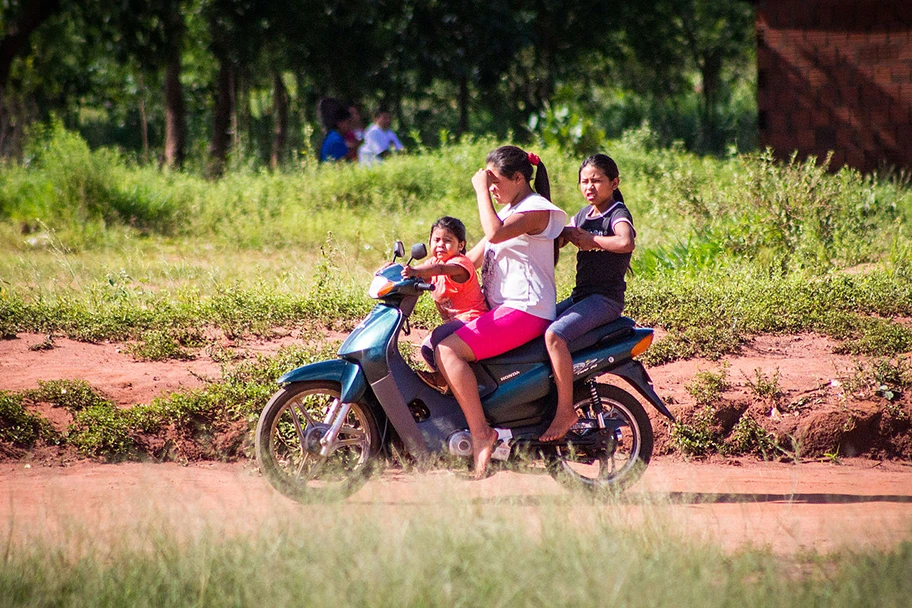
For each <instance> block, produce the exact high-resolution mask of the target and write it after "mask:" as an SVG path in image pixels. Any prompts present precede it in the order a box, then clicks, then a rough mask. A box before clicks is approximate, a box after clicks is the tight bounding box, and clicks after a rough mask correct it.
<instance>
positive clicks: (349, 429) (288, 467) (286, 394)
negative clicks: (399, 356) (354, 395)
mask: <svg viewBox="0 0 912 608" xmlns="http://www.w3.org/2000/svg"><path fill="white" fill-rule="evenodd" d="M339 394H340V387H339V385H338V384H337V383H335V382H331V381H321V380H317V381H312V382H296V383H294V384H290V385H288V386H285V387H284V388H282V389H281V390H279V391H278V392H277V393H276V394H275V395H273V397H272V399H270V400H269V403H267V404H266V407H265V408H263V412H262V413H261V414H260V420H259V423H258V424H257V430H256V457H257V462H258V463H259V466H260V470H261V471H262V472H263V474H264V475H265V476H266V478H267V479H268V480H269V482H270V483H271V484H272V485H273V487H275V488H276V489H277V490H278V491H279V492H281V493H282V494H284V495H286V496H288V497H289V498H292V499H294V500H297V501H299V502H319V501H328V500H338V499H342V498H345V497H346V496H349V495H351V494H352V493H354V492H355V491H356V490H358V488H360V487H361V485H362V484H363V483H364V481H365V480H366V478H367V477H368V475H369V474H370V473H371V472H372V470H373V469H374V468H375V466H376V465H377V460H378V459H377V455H378V453H379V451H380V432H379V430H378V426H377V421H376V418H375V417H374V414H373V412H372V411H371V409H370V407H369V406H367V405H366V404H364V403H357V402H356V403H352V404H351V409H350V410H349V412H348V415H347V416H346V417H345V419H344V421H343V424H342V427H341V429H340V430H339V434H338V437H337V443H338V447H337V448H336V449H335V450H334V451H333V452H332V453H330V454H329V455H328V456H326V457H323V456H321V455H320V454H319V451H320V448H321V445H320V439H321V438H322V437H323V436H324V435H325V434H326V431H327V430H328V429H329V424H328V423H327V422H326V415H327V412H328V411H329V408H330V406H331V404H332V403H333V402H334V400H337V399H338V398H339Z"/></svg>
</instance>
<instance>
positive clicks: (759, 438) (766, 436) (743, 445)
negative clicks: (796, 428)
mask: <svg viewBox="0 0 912 608" xmlns="http://www.w3.org/2000/svg"><path fill="white" fill-rule="evenodd" d="M777 445H778V444H777V442H776V438H775V437H774V436H773V435H772V434H771V433H770V432H769V431H767V430H766V429H765V428H763V427H762V426H760V423H759V422H757V421H756V420H755V419H754V418H752V417H751V416H742V417H741V418H740V419H738V422H737V423H736V424H735V427H734V428H733V429H732V433H731V436H730V439H729V441H728V443H726V445H725V448H724V451H725V452H726V453H729V454H759V455H760V456H761V457H762V458H763V459H764V460H770V459H772V457H773V456H774V455H775V454H776V453H777Z"/></svg>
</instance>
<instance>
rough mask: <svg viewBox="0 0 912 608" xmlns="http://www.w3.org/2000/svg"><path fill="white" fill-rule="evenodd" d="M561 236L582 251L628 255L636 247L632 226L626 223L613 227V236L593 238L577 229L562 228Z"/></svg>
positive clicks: (619, 223)
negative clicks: (601, 251)
mask: <svg viewBox="0 0 912 608" xmlns="http://www.w3.org/2000/svg"><path fill="white" fill-rule="evenodd" d="M561 236H566V237H567V238H568V239H569V240H570V242H571V243H573V244H574V245H576V246H577V247H579V248H580V249H582V250H583V251H591V250H597V249H603V250H605V251H610V252H612V253H630V252H632V251H633V250H634V247H635V246H636V243H635V237H634V235H633V226H631V225H630V224H629V223H627V222H618V223H617V224H615V226H614V236H594V235H592V234H591V233H589V232H586V231H585V230H581V229H579V228H571V227H567V228H564V232H562V233H561Z"/></svg>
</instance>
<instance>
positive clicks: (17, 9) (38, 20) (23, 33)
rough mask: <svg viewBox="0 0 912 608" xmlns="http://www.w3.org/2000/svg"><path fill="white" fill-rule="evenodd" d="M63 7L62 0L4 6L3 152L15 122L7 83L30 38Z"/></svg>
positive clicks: (0, 17)
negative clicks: (12, 120) (7, 92)
mask: <svg viewBox="0 0 912 608" xmlns="http://www.w3.org/2000/svg"><path fill="white" fill-rule="evenodd" d="M59 9H60V0H24V1H23V2H16V1H15V0H12V1H10V2H4V3H3V5H2V6H0V31H2V34H0V35H2V37H0V156H6V155H7V154H8V153H9V152H10V150H9V149H8V147H7V142H8V135H9V131H10V130H11V127H12V125H11V124H10V116H9V111H8V108H7V100H6V86H7V83H8V82H9V76H10V68H11V67H12V65H13V60H15V59H16V57H18V56H19V55H21V54H22V53H23V52H24V51H26V50H27V49H28V42H29V38H30V37H31V35H32V33H33V32H34V31H35V30H36V29H38V27H40V26H41V25H42V24H43V23H45V22H46V21H47V20H48V19H50V18H51V16H53V15H54V14H55V13H56V12H57V11H58V10H59Z"/></svg>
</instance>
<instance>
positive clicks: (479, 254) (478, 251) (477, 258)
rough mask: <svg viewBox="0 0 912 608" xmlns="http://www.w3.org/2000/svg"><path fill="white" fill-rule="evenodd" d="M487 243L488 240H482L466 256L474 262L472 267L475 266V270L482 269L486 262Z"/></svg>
mask: <svg viewBox="0 0 912 608" xmlns="http://www.w3.org/2000/svg"><path fill="white" fill-rule="evenodd" d="M487 242H488V239H481V240H480V241H478V242H477V243H475V246H474V247H472V248H471V249H470V250H469V252H468V253H467V254H466V257H467V258H469V260H471V261H472V265H474V266H475V268H481V263H482V262H484V250H485V243H487Z"/></svg>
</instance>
